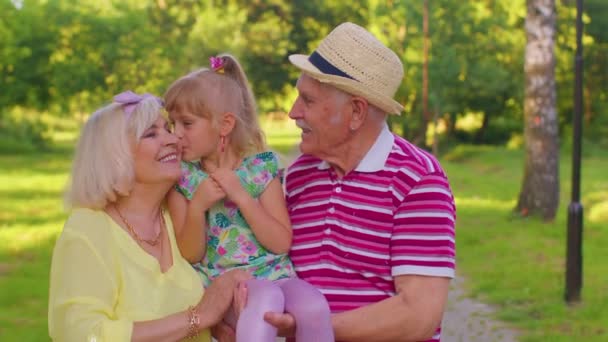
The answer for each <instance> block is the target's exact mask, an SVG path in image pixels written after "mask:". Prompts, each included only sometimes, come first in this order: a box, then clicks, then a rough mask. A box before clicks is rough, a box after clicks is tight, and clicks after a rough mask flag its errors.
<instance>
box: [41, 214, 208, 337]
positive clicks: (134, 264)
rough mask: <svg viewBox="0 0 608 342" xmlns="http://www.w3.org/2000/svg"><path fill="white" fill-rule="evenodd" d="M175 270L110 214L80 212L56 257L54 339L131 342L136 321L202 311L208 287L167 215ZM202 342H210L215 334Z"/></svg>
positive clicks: (51, 326) (51, 320) (51, 323)
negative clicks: (183, 250)
mask: <svg viewBox="0 0 608 342" xmlns="http://www.w3.org/2000/svg"><path fill="white" fill-rule="evenodd" d="M165 222H167V232H168V235H169V241H170V245H171V254H172V256H173V265H172V266H171V268H169V269H168V270H167V271H166V272H165V273H162V272H161V269H160V265H159V263H158V261H157V260H156V259H155V258H154V257H153V256H151V255H150V254H148V253H146V252H145V251H144V250H143V249H142V248H141V247H140V246H139V245H138V244H137V242H135V240H133V238H131V236H130V235H129V234H128V233H127V232H126V231H124V230H123V229H122V228H121V227H120V226H118V225H117V224H116V223H115V222H114V220H112V218H111V217H110V216H108V215H107V214H106V213H105V212H104V211H96V210H91V209H74V210H73V211H72V213H71V215H70V217H69V218H68V220H67V222H66V223H65V226H64V228H63V232H62V233H61V236H60V237H59V239H58V240H57V244H56V245H55V250H54V251H53V261H52V264H51V281H50V296H49V334H50V336H51V338H52V339H53V340H56V341H95V342H102V341H112V342H114V341H130V340H131V333H132V330H133V322H139V321H148V320H154V319H159V318H163V317H166V316H168V315H171V314H173V313H176V312H180V311H184V310H186V309H187V308H188V307H189V306H191V305H196V304H197V303H198V302H199V301H200V299H201V297H202V295H203V291H204V290H203V286H202V283H201V280H200V278H199V276H198V275H197V273H196V271H194V269H193V268H192V266H190V264H188V262H187V261H186V260H184V259H183V258H182V257H181V255H180V253H179V251H178V249H177V244H176V242H175V233H174V231H173V225H172V223H171V219H170V217H169V216H168V214H165ZM197 341H204V342H209V341H211V337H210V334H209V330H204V331H202V332H201V334H200V335H199V338H198V339H197Z"/></svg>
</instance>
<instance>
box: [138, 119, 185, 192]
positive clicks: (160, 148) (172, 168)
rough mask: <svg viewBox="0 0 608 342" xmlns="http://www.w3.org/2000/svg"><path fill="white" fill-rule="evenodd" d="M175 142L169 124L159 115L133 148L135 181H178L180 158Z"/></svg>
mask: <svg viewBox="0 0 608 342" xmlns="http://www.w3.org/2000/svg"><path fill="white" fill-rule="evenodd" d="M177 142H178V140H177V137H176V136H175V135H174V134H173V133H171V128H170V127H169V122H167V120H166V119H165V118H163V117H162V116H160V115H159V117H158V119H156V121H155V122H154V124H153V125H152V126H150V127H149V128H148V129H146V130H145V131H144V134H143V135H142V136H141V138H140V140H139V142H138V143H137V145H136V146H135V149H134V152H135V153H134V156H135V181H136V182H138V183H165V182H175V181H176V180H177V179H179V177H180V174H181V169H180V161H181V158H180V154H179V149H178V145H177Z"/></svg>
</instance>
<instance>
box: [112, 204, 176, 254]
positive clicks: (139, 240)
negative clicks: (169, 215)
mask: <svg viewBox="0 0 608 342" xmlns="http://www.w3.org/2000/svg"><path fill="white" fill-rule="evenodd" d="M114 210H116V213H118V216H119V217H120V219H121V220H122V222H124V224H125V225H126V226H127V229H128V230H129V232H130V233H131V235H133V237H134V238H135V240H137V241H138V242H140V243H141V242H145V243H147V244H148V245H150V246H156V245H157V244H158V242H159V241H160V233H161V232H162V225H164V224H165V218H164V217H163V214H162V210H161V211H160V212H159V216H160V219H161V229H159V230H158V234H157V235H156V237H155V238H154V239H153V240H146V239H143V238H141V237H140V236H139V235H138V234H137V233H136V232H135V229H133V227H132V226H131V224H130V223H129V221H127V219H126V218H125V217H124V216H122V213H121V212H120V210H118V207H117V206H116V204H114ZM154 222H156V221H154Z"/></svg>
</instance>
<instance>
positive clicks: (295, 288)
mask: <svg viewBox="0 0 608 342" xmlns="http://www.w3.org/2000/svg"><path fill="white" fill-rule="evenodd" d="M247 293H248V295H247V305H246V306H245V309H243V312H241V315H240V317H239V321H238V323H237V324H236V341H237V342H244V341H256V342H275V341H276V336H277V329H276V328H275V327H273V326H272V325H270V324H268V323H266V321H264V314H265V313H266V312H269V311H273V312H288V313H290V314H291V315H293V317H294V318H295V320H296V341H299V342H309V341H314V342H334V331H333V328H332V326H331V317H330V311H329V305H328V304H327V301H326V300H325V297H324V296H323V294H321V292H319V290H317V289H316V288H315V287H314V286H312V285H310V284H309V283H307V282H305V281H304V280H301V279H297V278H290V279H281V280H277V281H269V280H261V279H254V280H250V281H248V282H247Z"/></svg>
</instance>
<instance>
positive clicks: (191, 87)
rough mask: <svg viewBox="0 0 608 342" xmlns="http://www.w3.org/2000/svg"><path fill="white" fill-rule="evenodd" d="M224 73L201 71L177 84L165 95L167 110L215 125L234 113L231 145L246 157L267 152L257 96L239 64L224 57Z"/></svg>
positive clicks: (226, 55)
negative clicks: (259, 117) (228, 114)
mask: <svg viewBox="0 0 608 342" xmlns="http://www.w3.org/2000/svg"><path fill="white" fill-rule="evenodd" d="M218 58H221V60H222V64H223V68H222V71H216V70H212V69H208V68H201V69H199V70H197V71H194V72H192V73H190V74H188V75H186V76H184V77H182V78H180V79H178V80H177V81H175V82H174V83H173V84H171V86H170V87H169V89H168V90H167V92H166V93H165V96H164V98H165V104H166V108H167V111H169V112H172V111H179V112H188V113H191V114H194V115H197V116H199V117H203V118H207V119H210V120H211V122H212V123H213V124H214V125H217V124H218V119H219V118H220V116H221V115H222V114H224V113H228V112H230V113H233V114H234V115H235V117H236V124H235V126H234V129H233V130H232V132H230V142H231V145H232V147H233V148H234V150H235V151H236V153H237V154H238V155H239V156H241V157H244V156H246V155H248V154H252V153H257V152H262V151H264V150H266V142H265V139H264V133H263V132H262V129H261V128H260V124H259V122H258V115H257V110H256V103H255V97H254V96H253V92H252V91H251V88H250V86H249V82H248V81H247V76H245V73H244V72H243V68H242V67H241V65H240V64H239V62H238V61H237V60H236V58H234V57H233V56H231V55H228V54H222V55H219V56H218Z"/></svg>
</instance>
